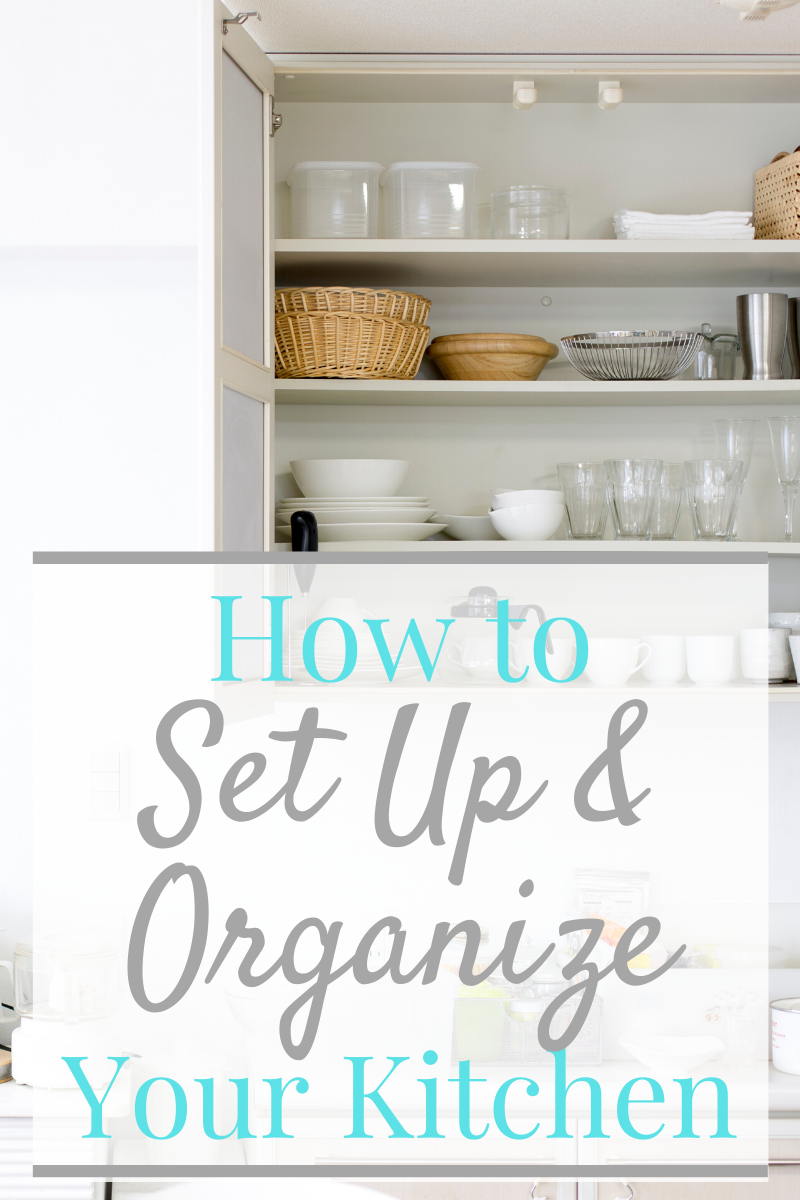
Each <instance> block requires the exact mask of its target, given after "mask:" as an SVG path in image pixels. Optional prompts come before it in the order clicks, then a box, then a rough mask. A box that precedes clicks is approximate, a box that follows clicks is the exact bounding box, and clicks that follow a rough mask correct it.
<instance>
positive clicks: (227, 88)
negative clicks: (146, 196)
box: [222, 52, 264, 363]
mask: <svg viewBox="0 0 800 1200" xmlns="http://www.w3.org/2000/svg"><path fill="white" fill-rule="evenodd" d="M222 341H223V343H224V345H226V346H229V347H230V348H231V349H232V350H236V351H237V352H238V353H239V354H244V355H246V356H247V357H248V358H252V359H253V360H254V361H255V362H259V363H263V362H264V97H263V93H262V92H261V90H260V89H259V88H258V87H256V85H255V83H253V81H252V80H251V79H250V78H249V76H247V75H246V74H245V72H244V71H243V70H242V68H241V67H240V66H239V65H238V64H237V63H235V62H234V60H233V59H232V58H231V57H230V55H229V54H226V53H225V52H223V54H222Z"/></svg>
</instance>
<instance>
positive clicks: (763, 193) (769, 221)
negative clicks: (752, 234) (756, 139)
mask: <svg viewBox="0 0 800 1200" xmlns="http://www.w3.org/2000/svg"><path fill="white" fill-rule="evenodd" d="M755 226H756V237H757V238H780V239H782V240H783V239H787V238H792V239H797V238H800V147H799V148H798V149H797V150H795V152H794V154H782V155H779V156H778V157H776V158H774V159H773V160H772V162H771V163H770V164H769V166H768V167H762V168H761V170H760V171H756V197H755Z"/></svg>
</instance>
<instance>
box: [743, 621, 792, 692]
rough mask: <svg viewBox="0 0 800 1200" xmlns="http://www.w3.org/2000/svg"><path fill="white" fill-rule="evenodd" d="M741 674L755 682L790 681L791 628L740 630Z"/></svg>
mask: <svg viewBox="0 0 800 1200" xmlns="http://www.w3.org/2000/svg"><path fill="white" fill-rule="evenodd" d="M739 654H740V656H741V662H742V675H743V676H744V677H745V679H749V680H751V682H753V683H769V682H770V681H772V682H775V683H781V682H783V680H784V679H786V678H788V676H789V673H790V670H791V666H792V660H791V657H790V655H789V630H788V629H740V630H739Z"/></svg>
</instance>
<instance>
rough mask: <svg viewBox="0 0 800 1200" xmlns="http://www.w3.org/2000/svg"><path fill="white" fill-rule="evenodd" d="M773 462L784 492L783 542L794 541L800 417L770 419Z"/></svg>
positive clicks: (799, 484)
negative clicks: (793, 526) (793, 522)
mask: <svg viewBox="0 0 800 1200" xmlns="http://www.w3.org/2000/svg"><path fill="white" fill-rule="evenodd" d="M767 424H768V425H769V436H770V440H771V442H772V461H773V462H774V463H775V470H776V471H777V472H778V482H779V483H780V485H781V491H782V492H783V503H784V520H783V540H784V541H785V542H790V541H791V540H792V519H793V516H794V502H795V500H796V499H797V489H798V487H800V417H768V418H767Z"/></svg>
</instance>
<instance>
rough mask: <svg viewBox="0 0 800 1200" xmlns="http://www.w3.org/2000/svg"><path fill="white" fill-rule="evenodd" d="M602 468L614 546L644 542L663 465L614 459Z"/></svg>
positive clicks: (655, 461) (656, 460)
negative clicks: (612, 528)
mask: <svg viewBox="0 0 800 1200" xmlns="http://www.w3.org/2000/svg"><path fill="white" fill-rule="evenodd" d="M604 465H605V470H606V489H607V492H608V507H609V510H610V512H611V520H612V523H613V526H614V537H615V538H616V540H617V541H618V542H620V541H622V542H642V541H645V540H646V539H647V538H648V537H649V531H650V519H651V517H652V513H653V503H654V501H655V495H656V487H657V486H658V484H659V483H660V481H661V468H662V467H663V465H664V464H663V462H662V461H661V459H660V458H617V459H606V462H605V464H604Z"/></svg>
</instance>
